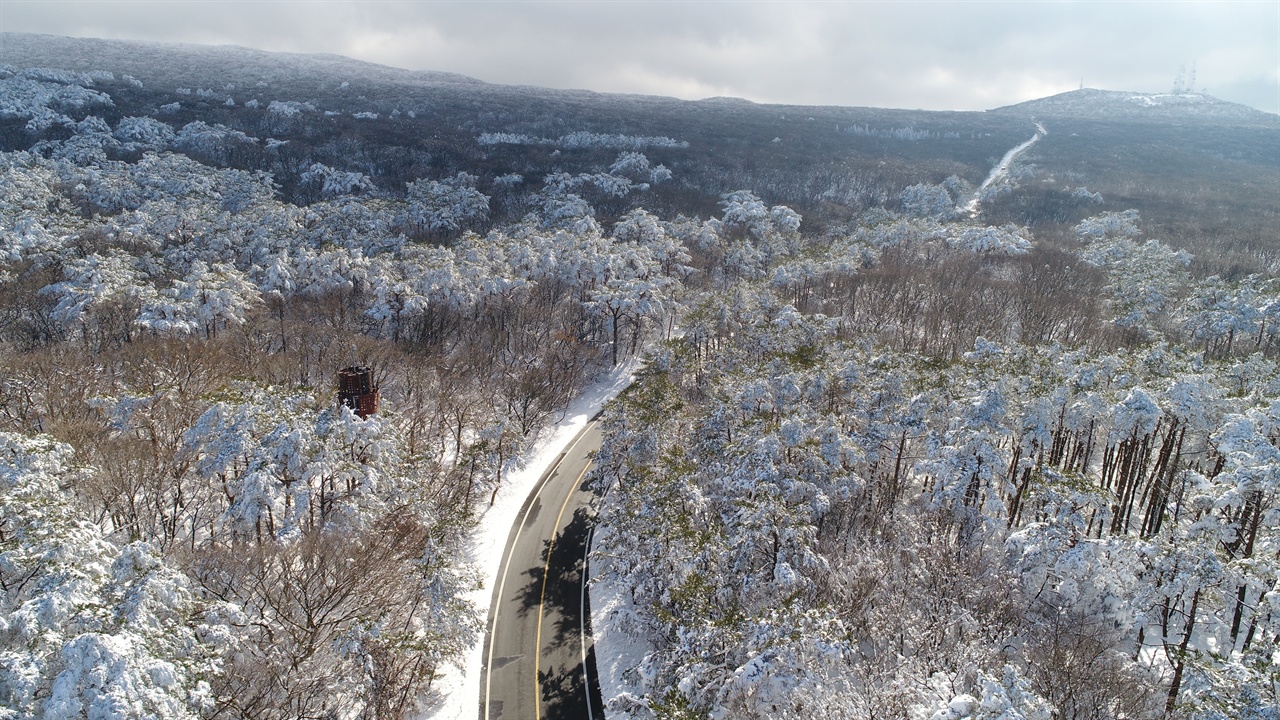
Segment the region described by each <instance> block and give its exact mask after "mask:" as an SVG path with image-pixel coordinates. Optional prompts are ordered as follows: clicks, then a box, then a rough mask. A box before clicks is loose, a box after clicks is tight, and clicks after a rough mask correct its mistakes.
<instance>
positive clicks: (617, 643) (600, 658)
mask: <svg viewBox="0 0 1280 720" xmlns="http://www.w3.org/2000/svg"><path fill="white" fill-rule="evenodd" d="M592 550H593V551H594V547H593V548H592ZM589 569H590V574H591V580H590V583H591V584H590V588H591V630H592V636H593V637H592V640H593V641H594V642H595V649H596V670H597V671H598V674H599V677H600V697H601V698H603V699H604V704H605V707H604V712H603V713H602V714H603V716H604V717H605V718H606V719H608V718H615V717H617V718H621V717H624V715H623V713H621V712H610V708H609V701H610V700H611V699H614V698H619V697H622V696H626V695H634V694H636V691H637V688H636V687H634V685H633V683H632V682H629V681H628V680H627V679H626V678H624V673H625V672H626V671H628V670H632V669H635V668H637V667H639V666H640V661H641V660H643V659H644V656H645V655H647V654H649V653H650V652H651V651H652V648H650V647H649V645H648V644H647V643H644V642H642V641H639V640H636V639H635V638H634V637H632V636H631V635H628V634H627V633H626V632H625V631H623V630H622V628H620V627H619V623H618V618H622V617H626V616H629V615H632V614H634V613H633V610H632V607H631V595H630V593H629V592H627V588H625V587H623V586H622V585H621V584H620V583H616V582H614V583H610V582H609V581H608V580H609V579H608V577H607V570H608V567H607V560H603V561H602V559H597V560H596V561H595V562H593V563H592V564H591V565H590V566H589ZM637 679H638V678H637ZM597 717H599V715H597Z"/></svg>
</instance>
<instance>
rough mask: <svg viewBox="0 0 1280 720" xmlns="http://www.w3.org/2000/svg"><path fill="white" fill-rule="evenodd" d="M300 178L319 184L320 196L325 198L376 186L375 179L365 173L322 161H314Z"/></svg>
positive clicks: (366, 189) (300, 179)
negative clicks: (333, 165)
mask: <svg viewBox="0 0 1280 720" xmlns="http://www.w3.org/2000/svg"><path fill="white" fill-rule="evenodd" d="M298 180H299V181H300V182H302V183H303V184H304V185H313V186H319V188H320V196H321V197H324V198H332V197H337V196H338V195H353V194H355V193H359V192H367V191H369V190H373V188H374V185H373V180H371V179H370V178H369V176H368V175H365V174H364V173H358V172H347V171H345V170H338V169H336V168H331V167H329V166H328V165H324V164H321V163H312V165H311V167H310V168H308V169H307V171H306V172H304V173H302V175H300V176H299V177H298Z"/></svg>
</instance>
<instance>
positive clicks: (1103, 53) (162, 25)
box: [0, 0, 1280, 112]
mask: <svg viewBox="0 0 1280 720" xmlns="http://www.w3.org/2000/svg"><path fill="white" fill-rule="evenodd" d="M0 27H3V28H4V29H6V30H28V31H36V32H50V33H56V34H66V35H80V36H99V37H113V38H137V39H150V40H168V41H181V42H206V43H236V44H241V45H246V46H250V47H258V48H262V49H268V50H289V51H297V52H336V53H340V54H346V55H351V56H353V57H358V58H360V59H364V60H371V61H374V62H381V63H385V64H389V65H396V66H400V67H409V68H413V69H429V70H444V71H450V72H460V73H463V74H466V75H471V76H474V77H477V78H479V79H482V80H486V81H489V82H498V83H519V84H529V85H545V86H549V87H575V88H587V89H592V90H598V91H602V92H644V93H655V94H669V95H675V96H678V97H686V98H696V97H702V96H705V95H710V94H732V95H739V96H743V97H747V98H748V99H751V100H756V101H760V102H782V103H798V104H838V105H873V106H890V107H920V108H929V109H966V110H967V109H982V108H990V107H996V106H999V105H1006V104H1010V103H1015V102H1021V101H1023V100H1028V99H1031V98H1033V97H1037V96H1040V95H1044V94H1049V93H1053V92H1061V91H1064V90H1069V89H1072V88H1074V87H1076V85H1077V84H1078V83H1079V82H1080V81H1081V80H1083V81H1084V83H1085V84H1086V85H1088V86H1090V87H1102V88H1107V89H1113V90H1135V91H1144V92H1160V91H1165V90H1168V89H1169V88H1170V87H1171V85H1172V83H1173V78H1174V75H1175V73H1176V72H1177V70H1178V66H1179V65H1184V64H1186V65H1189V64H1190V63H1191V62H1192V61H1199V62H1198V71H1199V76H1198V83H1197V84H1198V85H1199V86H1202V87H1207V88H1208V89H1209V92H1210V93H1211V94H1215V95H1217V96H1218V97H1221V98H1223V99H1226V100H1233V101H1236V102H1244V103H1246V104H1250V105H1253V106H1254V107H1259V108H1262V109H1264V110H1268V111H1271V112H1280V90H1278V89H1277V88H1280V2H1276V0H1269V1H1266V2H1239V3H1148V2H1111V3H1096V2H1066V3H1038V2H1028V3H1010V2H850V3H835V2H789V3H773V2H679V3H677V2H595V3H592V2H465V3H464V2H391V1H387V2H287V1H286V2H234V1H233V2H227V1H223V2H180V3H160V2H122V3H103V2H47V1H46V2H26V1H18V2H14V1H10V2H4V3H2V4H0Z"/></svg>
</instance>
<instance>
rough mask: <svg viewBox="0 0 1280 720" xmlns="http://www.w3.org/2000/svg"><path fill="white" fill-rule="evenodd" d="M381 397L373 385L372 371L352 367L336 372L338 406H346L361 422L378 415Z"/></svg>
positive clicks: (362, 367) (361, 367)
mask: <svg viewBox="0 0 1280 720" xmlns="http://www.w3.org/2000/svg"><path fill="white" fill-rule="evenodd" d="M380 399H381V396H380V394H379V392H378V386H377V385H374V384H373V370H371V369H369V368H367V367H364V366H352V367H347V368H343V369H341V370H339V371H338V404H340V405H346V406H347V407H349V408H351V411H352V412H354V413H355V414H356V415H359V416H360V419H361V420H363V419H365V418H367V417H369V416H370V415H377V414H378V401H379V400H380Z"/></svg>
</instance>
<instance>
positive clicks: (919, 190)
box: [900, 183, 955, 219]
mask: <svg viewBox="0 0 1280 720" xmlns="http://www.w3.org/2000/svg"><path fill="white" fill-rule="evenodd" d="M900 197H901V200H902V211H903V212H904V213H906V214H907V215H910V216H912V217H921V218H938V219H941V218H946V217H949V216H951V215H952V214H954V213H955V201H954V200H952V199H951V194H950V193H948V192H947V189H946V188H945V187H943V186H941V185H930V184H928V183H918V184H916V185H912V186H910V187H908V188H906V189H905V190H903V191H902V195H901V196H900Z"/></svg>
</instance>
